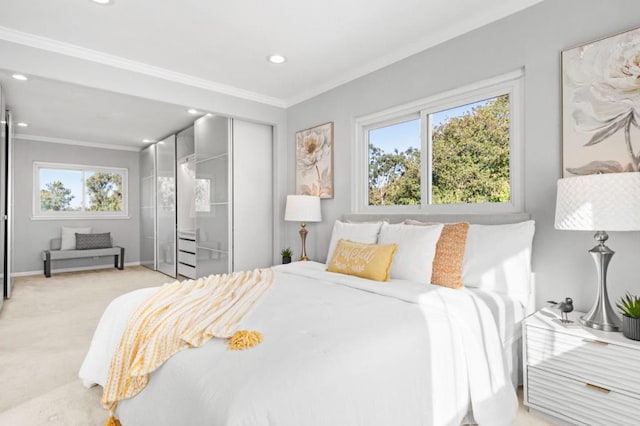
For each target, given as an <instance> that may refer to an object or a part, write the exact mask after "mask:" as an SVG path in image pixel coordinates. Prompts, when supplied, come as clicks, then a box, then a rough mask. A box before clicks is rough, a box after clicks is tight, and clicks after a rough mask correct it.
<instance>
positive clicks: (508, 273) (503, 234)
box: [462, 220, 535, 306]
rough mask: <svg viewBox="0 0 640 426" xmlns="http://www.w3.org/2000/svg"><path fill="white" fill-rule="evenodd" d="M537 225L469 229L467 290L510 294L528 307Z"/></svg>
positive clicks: (529, 222) (464, 271)
mask: <svg viewBox="0 0 640 426" xmlns="http://www.w3.org/2000/svg"><path fill="white" fill-rule="evenodd" d="M534 232H535V222H534V221H533V220H527V221H525V222H520V223H511V224H505V225H476V224H471V225H470V226H469V232H468V233H467V245H466V247H465V252H464V262H463V263H462V282H463V283H464V285H465V287H479V288H482V289H485V290H492V291H497V292H499V293H504V294H508V295H510V296H511V297H513V298H514V299H516V300H518V301H520V302H521V303H522V305H523V306H527V303H528V299H529V286H530V280H531V244H532V242H533V234H534Z"/></svg>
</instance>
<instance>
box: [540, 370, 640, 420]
mask: <svg viewBox="0 0 640 426" xmlns="http://www.w3.org/2000/svg"><path fill="white" fill-rule="evenodd" d="M527 380H528V389H527V392H528V395H527V396H528V403H529V404H531V405H532V406H534V407H535V406H540V407H544V408H545V410H549V411H552V412H555V413H556V415H557V416H558V417H560V418H563V417H564V418H567V419H572V420H573V422H574V423H576V424H584V425H602V426H616V425H620V426H628V425H633V424H638V418H639V417H640V399H636V398H632V397H630V396H627V395H623V394H621V393H618V392H616V391H614V390H611V389H607V388H604V387H600V386H596V385H594V384H592V383H589V382H583V381H580V380H575V379H574V378H572V377H570V376H565V375H561V374H556V373H551V372H548V371H545V370H543V369H540V368H536V367H531V366H528V367H527Z"/></svg>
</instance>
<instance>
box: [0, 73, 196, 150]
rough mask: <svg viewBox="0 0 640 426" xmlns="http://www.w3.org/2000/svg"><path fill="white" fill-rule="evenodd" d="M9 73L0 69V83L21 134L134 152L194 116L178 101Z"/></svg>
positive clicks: (29, 137) (38, 138)
mask: <svg viewBox="0 0 640 426" xmlns="http://www.w3.org/2000/svg"><path fill="white" fill-rule="evenodd" d="M12 74H13V73H12V72H10V71H7V70H1V69H0V84H1V85H2V88H3V90H4V92H5V96H6V99H7V106H8V109H10V110H11V112H12V115H13V121H14V123H17V122H26V123H27V124H28V125H29V127H24V128H23V127H16V132H17V133H18V134H20V135H21V136H22V137H23V138H28V139H32V140H40V141H44V142H59V143H71V144H74V143H79V142H82V143H88V144H89V145H94V146H100V145H104V146H105V147H123V148H126V147H130V148H131V149H132V150H139V149H141V148H143V147H144V146H146V145H149V143H150V142H149V141H146V142H145V141H144V139H148V140H159V139H161V138H163V137H165V136H167V135H170V134H171V133H173V132H175V131H177V130H180V129H183V128H185V127H187V126H189V124H190V123H193V121H194V119H196V118H197V117H198V115H192V114H189V113H188V112H187V108H185V107H183V106H179V105H172V104H167V103H163V102H157V101H151V100H148V99H142V98H137V97H134V96H127V95H122V94H117V93H113V92H108V91H104V90H99V89H94V88H90V87H86V86H79V85H75V84H70V83H64V82H61V81H56V80H49V79H44V78H41V77H32V76H30V78H29V80H28V81H18V80H15V79H13V78H12V77H11V75H12ZM12 100H18V103H17V104H15V103H13V104H12ZM200 115H202V114H200Z"/></svg>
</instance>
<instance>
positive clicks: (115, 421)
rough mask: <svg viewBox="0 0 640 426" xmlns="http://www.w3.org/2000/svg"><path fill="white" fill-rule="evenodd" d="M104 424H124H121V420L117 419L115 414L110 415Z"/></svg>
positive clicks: (113, 425)
mask: <svg viewBox="0 0 640 426" xmlns="http://www.w3.org/2000/svg"><path fill="white" fill-rule="evenodd" d="M104 426H122V425H121V424H120V420H118V419H116V418H115V417H113V416H109V420H107V421H106V422H105V423H104Z"/></svg>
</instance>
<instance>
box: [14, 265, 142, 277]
mask: <svg viewBox="0 0 640 426" xmlns="http://www.w3.org/2000/svg"><path fill="white" fill-rule="evenodd" d="M124 266H140V262H125V264H124ZM110 268H114V266H113V265H109V264H105V265H96V266H77V267H75V268H61V269H52V270H51V274H52V275H53V274H54V273H60V272H79V271H90V270H92V269H110ZM30 275H44V272H43V270H42V269H38V270H37V271H25V272H14V273H12V274H11V276H12V277H28V276H30Z"/></svg>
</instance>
